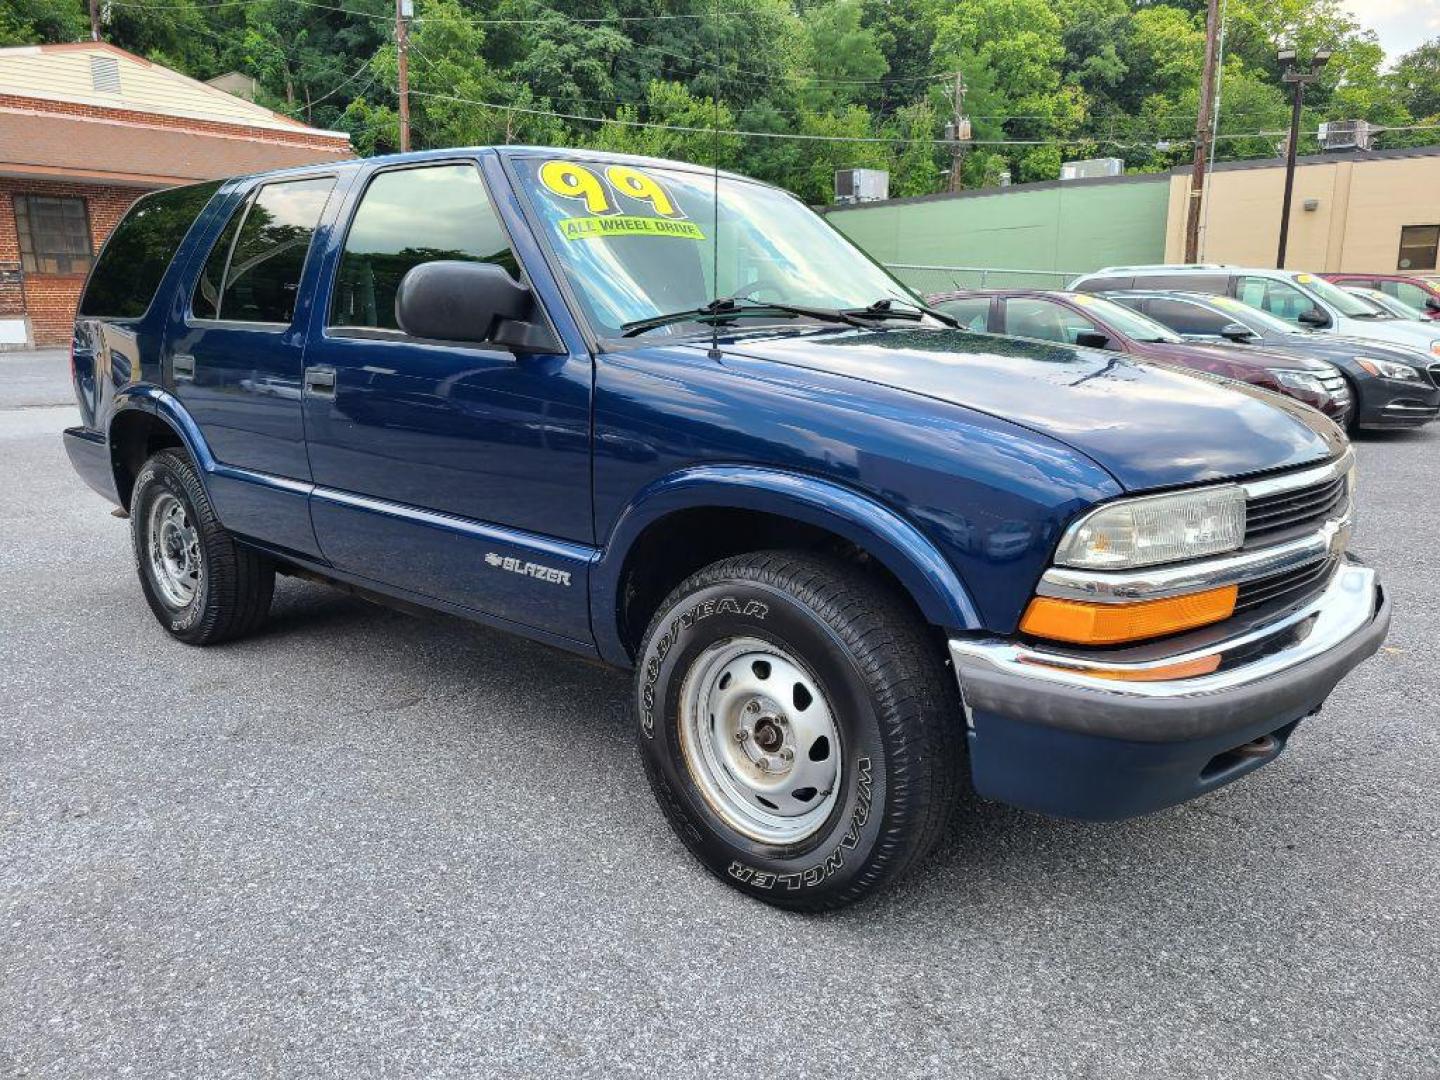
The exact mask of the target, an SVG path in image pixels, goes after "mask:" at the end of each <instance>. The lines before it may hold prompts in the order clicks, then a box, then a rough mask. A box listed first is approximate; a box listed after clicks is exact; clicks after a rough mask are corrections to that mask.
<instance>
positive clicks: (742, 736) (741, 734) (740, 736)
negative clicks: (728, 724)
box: [735, 728, 750, 743]
mask: <svg viewBox="0 0 1440 1080" xmlns="http://www.w3.org/2000/svg"><path fill="white" fill-rule="evenodd" d="M748 738H750V732H749V731H748V730H747V729H746V728H741V729H740V730H739V731H737V732H735V741H736V742H738V743H743V742H744V741H745V740H746V739H748Z"/></svg>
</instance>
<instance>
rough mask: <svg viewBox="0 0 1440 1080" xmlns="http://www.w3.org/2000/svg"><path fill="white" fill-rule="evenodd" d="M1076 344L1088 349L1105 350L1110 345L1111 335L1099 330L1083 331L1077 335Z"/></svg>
mask: <svg viewBox="0 0 1440 1080" xmlns="http://www.w3.org/2000/svg"><path fill="white" fill-rule="evenodd" d="M1075 344H1076V345H1079V346H1081V347H1083V348H1086V349H1103V348H1105V346H1106V345H1109V344H1110V335H1109V334H1102V333H1100V331H1099V330H1081V331H1080V333H1078V334H1076V335H1075Z"/></svg>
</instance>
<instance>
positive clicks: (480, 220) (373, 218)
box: [330, 164, 520, 330]
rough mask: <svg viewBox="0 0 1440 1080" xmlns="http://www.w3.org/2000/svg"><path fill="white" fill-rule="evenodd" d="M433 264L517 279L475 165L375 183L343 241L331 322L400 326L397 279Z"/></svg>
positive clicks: (410, 172) (395, 175) (403, 173)
mask: <svg viewBox="0 0 1440 1080" xmlns="http://www.w3.org/2000/svg"><path fill="white" fill-rule="evenodd" d="M434 259H462V260H465V261H467V262H489V263H497V264H498V265H500V266H503V267H504V268H505V269H506V270H507V271H509V273H510V275H511V276H512V277H515V278H518V277H519V276H520V275H519V269H518V266H517V264H516V261H515V256H514V255H513V254H511V251H510V245H509V243H508V242H507V241H506V239H505V232H504V230H503V229H502V228H501V226H500V219H499V218H498V217H497V216H496V214H495V210H494V208H493V207H492V206H491V205H490V197H489V195H487V194H486V192H485V184H484V182H483V181H481V179H480V174H479V172H478V171H477V170H476V168H475V166H473V165H468V164H466V165H437V166H434V167H432V168H423V169H403V170H399V171H396V172H384V173H381V174H380V175H378V176H377V177H375V179H374V180H372V181H371V182H370V186H369V187H368V188H367V189H366V190H365V195H364V197H363V198H362V199H361V200H360V208H359V209H358V210H357V211H356V212H355V220H354V221H353V222H352V223H351V225H350V233H349V235H348V236H346V237H345V250H344V253H343V254H342V255H341V257H340V270H339V273H338V274H337V275H336V279H335V294H334V297H333V299H332V301H331V306H330V325H331V326H366V327H378V328H383V329H389V330H396V329H399V324H398V323H397V322H396V321H395V291H396V290H397V289H398V288H399V287H400V279H401V278H403V277H404V276H405V273H406V271H408V270H409V269H410V268H411V267H412V266H415V265H417V264H419V263H422V262H430V261H432V260H434Z"/></svg>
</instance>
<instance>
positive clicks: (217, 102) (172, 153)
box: [0, 41, 353, 349]
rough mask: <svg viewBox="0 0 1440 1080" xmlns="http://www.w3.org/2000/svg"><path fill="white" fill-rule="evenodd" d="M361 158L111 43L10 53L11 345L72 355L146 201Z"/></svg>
mask: <svg viewBox="0 0 1440 1080" xmlns="http://www.w3.org/2000/svg"><path fill="white" fill-rule="evenodd" d="M351 156H353V154H352V151H351V149H350V140H349V137H348V136H347V135H345V134H344V133H343V132H335V131H321V130H319V129H317V128H311V127H307V126H305V125H304V124H301V123H299V122H298V121H295V120H291V119H290V118H288V117H285V116H281V115H279V114H278V113H273V112H271V111H270V110H269V109H265V108H262V107H261V106H259V105H256V104H254V103H252V102H249V101H245V100H242V99H241V98H238V97H234V96H232V95H230V94H227V93H225V92H224V91H223V90H219V89H216V88H215V87H213V86H207V85H206V84H205V83H201V82H196V81H195V80H194V79H189V78H186V77H185V76H184V75H180V74H179V73H177V72H174V71H170V70H169V69H167V68H163V67H160V66H159V65H157V64H152V63H150V62H149V61H148V60H144V59H141V58H140V57H138V56H134V55H132V54H131V53H128V52H125V51H124V50H123V49H117V48H115V47H114V46H113V45H106V44H103V43H95V42H88V41H87V42H84V43H81V44H75V45H36V46H23V47H20V48H9V49H0V349H4V348H7V347H9V348H23V347H25V346H26V345H31V344H33V345H64V344H67V343H68V342H69V340H70V326H71V321H72V320H73V318H74V314H75V305H76V303H77V301H78V300H79V296H80V289H81V287H82V286H83V285H84V282H85V275H86V273H87V272H88V271H89V269H90V264H91V263H92V262H93V261H94V258H95V254H96V253H97V252H98V251H99V250H100V245H101V244H102V243H104V241H105V238H106V237H107V236H109V235H110V230H111V229H113V228H114V227H115V224H116V222H118V221H119V220H120V217H121V215H122V214H124V212H125V210H126V209H127V208H128V207H129V206H130V204H131V203H133V202H134V201H135V200H136V199H138V198H139V197H140V196H141V195H143V194H145V192H147V191H153V190H155V189H157V188H162V187H171V186H173V185H176V184H189V183H194V182H195V181H198V180H211V179H215V178H218V177H222V176H234V175H238V174H241V173H250V172H258V171H261V170H264V169H274V168H280V167H283V166H287V165H304V164H307V163H310V162H315V161H331V160H336V159H339V158H347V157H351Z"/></svg>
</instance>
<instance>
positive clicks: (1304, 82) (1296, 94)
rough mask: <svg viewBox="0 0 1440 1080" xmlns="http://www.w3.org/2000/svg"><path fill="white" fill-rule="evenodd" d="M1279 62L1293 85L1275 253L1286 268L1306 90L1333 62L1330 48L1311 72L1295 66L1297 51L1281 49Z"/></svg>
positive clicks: (1280, 267) (1313, 62)
mask: <svg viewBox="0 0 1440 1080" xmlns="http://www.w3.org/2000/svg"><path fill="white" fill-rule="evenodd" d="M1277 59H1278V60H1279V61H1280V66H1281V67H1282V68H1284V69H1285V73H1284V74H1283V75H1282V76H1281V79H1282V80H1283V81H1285V82H1287V83H1289V84H1290V91H1291V99H1290V138H1289V140H1288V144H1287V145H1286V147H1285V196H1284V198H1283V199H1282V200H1281V202H1280V247H1279V250H1278V251H1277V252H1276V253H1275V267H1276V269H1278V270H1284V269H1285V246H1286V244H1287V243H1288V242H1289V240H1290V197H1291V196H1292V195H1293V194H1294V193H1295V153H1296V149H1297V146H1298V144H1299V142H1300V110H1301V109H1303V108H1304V106H1305V87H1307V86H1309V85H1310V84H1311V83H1313V82H1315V80H1317V79H1319V78H1320V69H1321V68H1323V67H1324V66H1325V65H1326V64H1327V63H1328V62H1329V61H1330V50H1329V49H1317V50H1316V51H1315V55H1314V57H1312V58H1311V61H1310V69H1309V70H1308V71H1305V70H1302V69H1301V68H1300V67H1299V66H1298V65H1297V64H1296V63H1295V50H1294V49H1293V48H1288V47H1287V48H1284V49H1281V50H1280V52H1279V54H1278V56H1277Z"/></svg>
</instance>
